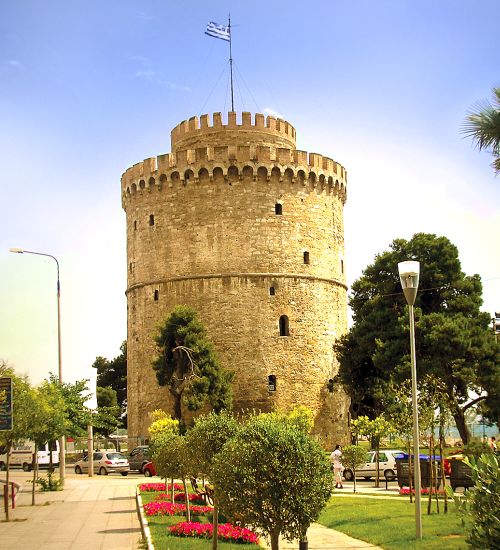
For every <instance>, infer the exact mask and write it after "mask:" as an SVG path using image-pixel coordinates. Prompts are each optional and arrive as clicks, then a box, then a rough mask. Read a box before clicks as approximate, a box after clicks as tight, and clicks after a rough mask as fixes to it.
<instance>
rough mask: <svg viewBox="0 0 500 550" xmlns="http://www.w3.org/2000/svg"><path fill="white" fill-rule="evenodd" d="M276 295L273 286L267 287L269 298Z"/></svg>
mask: <svg viewBox="0 0 500 550" xmlns="http://www.w3.org/2000/svg"><path fill="white" fill-rule="evenodd" d="M275 294H276V289H275V288H274V286H271V287H269V296H274V295H275Z"/></svg>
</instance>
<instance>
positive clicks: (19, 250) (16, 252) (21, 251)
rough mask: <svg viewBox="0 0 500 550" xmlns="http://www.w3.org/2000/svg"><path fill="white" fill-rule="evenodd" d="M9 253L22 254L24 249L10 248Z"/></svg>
mask: <svg viewBox="0 0 500 550" xmlns="http://www.w3.org/2000/svg"><path fill="white" fill-rule="evenodd" d="M9 252H14V254H22V253H23V252H24V250H23V249H22V248H9Z"/></svg>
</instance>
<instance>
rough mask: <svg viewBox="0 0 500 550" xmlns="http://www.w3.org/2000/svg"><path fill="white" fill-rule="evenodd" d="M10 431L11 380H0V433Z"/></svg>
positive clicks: (6, 377)
mask: <svg viewBox="0 0 500 550" xmlns="http://www.w3.org/2000/svg"><path fill="white" fill-rule="evenodd" d="M7 430H12V378H10V377H8V376H5V377H4V378H0V431H7Z"/></svg>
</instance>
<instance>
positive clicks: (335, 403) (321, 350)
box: [121, 112, 348, 446]
mask: <svg viewBox="0 0 500 550" xmlns="http://www.w3.org/2000/svg"><path fill="white" fill-rule="evenodd" d="M295 143H296V133H295V129H294V127H293V126H291V125H290V124H289V123H288V122H286V121H284V120H281V119H276V118H274V117H271V116H268V117H267V118H264V115H261V114H256V115H255V119H254V120H252V116H251V114H250V113H247V112H244V113H242V115H241V122H239V121H237V114H236V113H235V112H230V113H229V114H228V120H227V124H224V123H223V120H222V116H221V114H220V113H214V115H213V118H212V122H210V118H209V116H208V115H203V116H201V117H200V119H198V117H192V118H190V119H189V120H188V121H183V122H181V123H180V124H179V125H178V126H176V127H175V128H174V129H173V130H172V132H171V149H172V152H171V153H167V154H164V155H160V156H158V157H157V158H148V159H146V160H144V161H142V162H139V163H137V164H135V165H134V166H132V167H131V168H129V169H128V170H127V171H126V172H125V173H124V174H123V176H122V180H121V186H122V204H123V208H124V209H125V211H126V216H127V257H128V285H127V287H128V288H127V299H128V348H127V349H128V432H129V437H138V436H143V437H145V436H147V427H148V425H149V419H148V414H147V413H148V412H149V411H151V410H153V409H155V408H162V409H164V410H167V411H170V410H171V404H170V395H169V393H168V390H167V389H166V388H163V387H159V386H158V384H157V382H156V377H155V373H154V371H153V369H152V367H151V363H152V360H153V358H154V356H155V347H154V341H153V337H154V335H155V334H156V333H157V329H158V326H159V325H160V323H163V322H164V321H165V319H166V317H167V315H168V314H169V313H170V311H171V310H172V308H173V307H174V306H176V305H180V304H182V305H188V306H191V307H193V308H195V309H196V310H197V311H198V312H199V315H200V318H201V320H202V322H203V323H204V325H205V327H206V328H207V331H208V335H209V337H210V339H211V340H212V342H213V343H214V345H215V349H216V351H217V354H218V356H219V359H220V361H221V363H222V365H223V366H225V367H226V368H227V369H230V370H232V371H234V373H235V377H234V383H233V395H234V405H235V409H236V410H238V409H248V408H250V409H260V410H263V411H269V410H272V409H274V408H277V409H282V410H287V409H290V408H292V407H293V406H296V405H305V406H307V407H308V408H310V409H312V410H313V412H314V414H315V427H314V430H315V432H316V433H317V434H318V435H320V437H321V439H322V440H323V441H324V443H325V445H327V446H331V445H332V444H333V443H334V442H337V443H338V442H345V441H346V440H347V433H348V426H347V424H348V401H347V398H346V396H345V394H344V393H342V391H341V390H340V389H339V388H337V387H335V385H334V384H333V380H332V379H333V377H334V375H335V374H336V372H337V368H338V365H337V363H336V360H335V357H334V354H333V350H332V344H333V343H334V341H335V340H336V339H337V338H338V337H339V336H341V335H342V334H343V333H344V332H345V331H346V330H347V287H346V283H345V276H344V259H343V258H344V229H343V205H344V202H345V200H346V181H347V175H346V171H345V169H344V168H343V167H342V166H341V165H340V164H338V163H337V162H335V161H333V160H332V159H330V158H328V157H324V156H321V155H319V154H316V153H309V154H308V153H306V152H305V151H300V150H297V149H296V147H295Z"/></svg>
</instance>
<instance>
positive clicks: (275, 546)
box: [270, 529, 280, 550]
mask: <svg viewBox="0 0 500 550" xmlns="http://www.w3.org/2000/svg"><path fill="white" fill-rule="evenodd" d="M270 534H271V550H279V549H280V532H279V530H278V529H273V530H272V531H271V533H270Z"/></svg>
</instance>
